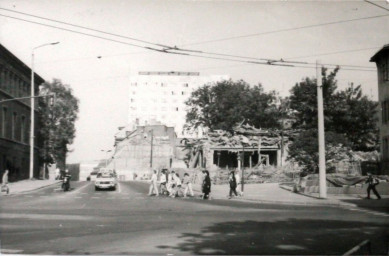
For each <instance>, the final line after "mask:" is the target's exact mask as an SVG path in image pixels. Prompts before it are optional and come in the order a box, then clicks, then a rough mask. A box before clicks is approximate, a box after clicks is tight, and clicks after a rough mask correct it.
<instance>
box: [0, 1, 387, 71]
mask: <svg viewBox="0 0 389 256" xmlns="http://www.w3.org/2000/svg"><path fill="white" fill-rule="evenodd" d="M0 9H5V8H0ZM6 10H8V9H6ZM15 12H16V11H15ZM17 13H21V14H23V15H29V14H25V13H22V12H17ZM0 16H3V17H7V18H11V19H16V20H20V21H24V22H29V23H33V24H37V25H41V26H47V27H51V28H55V29H60V30H64V31H68V32H73V33H77V34H82V35H86V36H90V37H95V38H99V39H103V40H107V41H112V42H116V43H121V44H125V45H130V46H134V47H138V48H143V49H146V50H154V51H158V52H163V53H168V54H180V55H187V56H192V57H199V58H207V59H218V60H228V61H235V62H243V63H250V64H262V65H273V66H274V65H276V66H291V65H287V64H280V63H283V62H286V63H288V62H290V63H293V62H291V61H284V60H282V59H281V60H279V61H278V60H272V61H271V62H269V60H268V59H263V58H255V57H247V56H239V55H231V54H222V53H213V52H204V51H194V50H185V49H180V48H177V47H176V46H175V47H169V46H165V45H161V44H156V43H151V42H148V41H144V42H147V43H149V44H153V45H158V46H163V47H165V48H164V49H161V50H160V49H155V48H151V47H146V46H142V45H136V44H132V43H128V42H123V41H119V40H115V39H111V38H106V37H102V36H97V35H93V34H88V33H84V32H80V31H76V30H72V29H67V28H62V27H58V26H53V25H49V24H45V23H40V22H36V21H31V20H26V19H22V18H17V17H13V16H9V15H4V14H0ZM29 16H33V17H35V16H36V15H29ZM382 16H389V15H381V16H374V17H382ZM37 17H39V16H37ZM39 18H41V19H46V18H42V17H39ZM367 18H372V17H367ZM364 19H366V18H364ZM48 20H51V19H48ZM354 20H357V19H354ZM348 21H350V20H348ZM56 22H60V21H56ZM61 23H64V24H67V25H73V24H70V23H66V22H61ZM332 23H334V22H332ZM332 23H331V24H332ZM73 26H78V25H73ZM79 27H82V26H79ZM306 27H310V26H306ZM82 28H85V29H89V28H86V27H82ZM299 29H301V27H300V28H299ZM90 30H93V29H90ZM94 31H96V32H100V31H98V30H94ZM102 33H105V34H111V35H115V36H121V35H116V34H112V33H109V32H102ZM121 37H123V38H126V37H125V36H121ZM128 38H129V37H128ZM130 39H131V40H133V38H130ZM138 41H143V40H138ZM166 47H168V48H166ZM172 50H175V51H178V52H172ZM179 51H189V52H197V53H201V54H208V55H216V56H225V57H233V58H244V59H252V60H260V61H266V62H257V61H255V62H254V61H242V60H235V59H226V58H216V57H209V56H201V55H194V54H189V53H181V52H179ZM295 63H298V62H295ZM299 63H300V64H313V63H303V62H299ZM326 65H332V66H340V65H337V64H326ZM342 66H349V67H361V68H371V67H363V66H352V65H342Z"/></svg>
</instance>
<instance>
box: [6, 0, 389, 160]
mask: <svg viewBox="0 0 389 256" xmlns="http://www.w3.org/2000/svg"><path fill="white" fill-rule="evenodd" d="M374 3H376V4H379V5H381V6H383V7H385V8H387V9H389V4H388V3H387V2H385V1H375V2H374ZM0 8H5V9H10V10H14V11H18V12H23V13H28V14H31V15H36V16H41V17H45V18H49V19H53V20H58V21H62V22H67V23H71V24H76V25H80V26H85V27H88V28H93V29H97V30H101V31H106V32H109V33H114V34H118V35H122V36H126V37H130V38H133V39H137V40H142V41H147V42H151V43H157V44H163V45H170V46H175V45H177V46H179V47H181V48H185V49H192V50H200V51H203V52H204V51H206V52H212V53H220V54H228V55H239V56H246V57H252V58H265V59H280V58H283V59H284V60H285V59H288V60H291V61H292V60H293V61H302V62H309V63H314V62H315V61H316V59H320V60H321V62H322V63H325V64H340V65H341V66H342V65H345V66H342V68H341V71H340V72H339V74H338V83H339V88H345V87H346V86H347V85H348V83H350V82H354V83H355V84H362V86H363V90H364V93H365V94H366V95H368V96H369V97H372V99H375V100H376V99H377V74H376V71H375V69H372V68H374V67H375V64H374V63H370V62H369V59H370V57H371V56H372V55H373V54H374V53H375V52H376V51H378V50H379V49H380V48H381V47H382V46H383V45H384V44H388V43H389V33H388V31H389V16H385V17H377V18H371V19H360V20H355V21H352V22H338V23H337V21H345V20H351V19H359V18H365V17H372V16H381V15H389V11H387V10H384V9H382V8H379V7H376V6H374V5H372V4H369V3H367V2H365V1H167V0H166V1H164V0H161V1H147V0H139V1H130V0H109V1H108V0H104V1H103V0H100V1H98V0H93V1H92V0H84V1H82V0H77V1H69V0H66V1H65V0H56V1H52V0H47V1H43V0H42V1H40V0H35V1H29V0H25V1H24V0H16V1H15V0H14V1H11V0H1V1H0ZM0 15H6V16H12V17H16V18H19V19H25V20H29V21H34V22H39V23H43V24H47V25H51V26H58V27H61V28H66V29H70V30H76V31H79V32H83V33H88V34H93V35H96V36H100V37H105V38H109V39H113V40H117V41H121V42H125V43H128V44H134V45H138V46H141V47H135V46H131V45H128V44H123V43H117V42H113V41H107V40H103V39H99V38H94V37H90V36H86V35H81V34H76V33H72V32H70V31H64V30H60V29H55V28H51V27H45V26H42V25H38V24H32V23H28V22H25V21H21V20H16V19H12V18H7V17H4V16H0V42H1V44H3V45H4V46H5V47H6V48H8V49H9V50H10V51H11V52H12V53H14V54H15V55H16V56H17V57H18V58H20V59H21V60H22V61H24V62H25V63H26V64H27V65H29V66H30V62H31V49H32V48H34V47H36V46H38V45H41V44H44V43H50V42H57V41H59V42H60V44H58V45H55V46H48V47H44V48H40V49H39V50H37V51H36V64H35V69H36V71H37V73H38V74H39V75H41V76H42V77H43V78H44V79H46V80H51V79H52V78H58V79H61V80H62V82H63V83H65V84H69V85H70V86H71V88H72V89H73V90H74V95H75V96H76V97H77V98H79V99H80V113H79V120H78V121H77V123H76V128H77V133H76V139H75V142H74V144H73V145H71V146H70V148H71V149H73V150H74V151H73V152H72V153H69V157H68V163H73V162H79V161H88V160H95V159H99V158H103V157H105V155H104V153H102V152H101V150H102V149H112V148H113V142H114V139H113V136H114V134H115V133H116V132H117V127H118V126H123V125H125V124H126V123H127V117H128V112H127V106H128V102H127V101H128V80H129V76H130V75H135V74H137V72H138V71H193V72H200V74H201V75H214V74H215V75H229V76H230V77H231V78H232V79H233V80H238V79H243V80H245V81H247V82H249V83H250V84H257V83H261V84H262V85H263V86H264V88H265V90H267V91H269V90H276V91H278V92H280V94H281V95H282V96H287V95H288V94H289V90H290V88H291V87H292V86H293V85H294V84H295V83H296V82H298V81H300V80H301V79H302V78H303V77H307V76H308V77H314V76H315V69H314V68H306V67H305V68H299V67H279V66H268V65H256V64H249V63H239V62H236V61H228V60H216V59H207V58H200V57H193V56H183V55H173V54H166V53H160V52H157V51H151V50H147V49H144V48H142V47H144V46H148V47H156V46H152V45H150V44H147V43H144V42H140V41H134V40H130V39H125V38H120V37H115V36H109V35H105V34H101V33H97V32H91V31H88V30H85V29H80V28H75V27H72V26H69V25H64V24H60V23H55V22H52V21H48V20H43V19H38V18H34V17H31V16H26V15H22V14H18V13H14V12H9V11H6V10H3V9H0ZM324 23H326V24H327V25H324V26H312V27H307V26H310V25H315V24H324ZM328 23H334V24H328ZM301 27H305V28H301ZM293 28H300V29H293ZM266 32H271V33H266ZM98 56H101V58H98ZM204 56H205V55H204ZM207 56H209V57H221V56H216V55H213V56H211V55H207ZM222 58H230V57H222ZM245 60H248V59H245ZM347 65H348V66H347ZM350 65H352V66H360V67H350ZM352 68H354V69H356V68H357V69H361V70H347V69H352ZM362 69H363V70H362Z"/></svg>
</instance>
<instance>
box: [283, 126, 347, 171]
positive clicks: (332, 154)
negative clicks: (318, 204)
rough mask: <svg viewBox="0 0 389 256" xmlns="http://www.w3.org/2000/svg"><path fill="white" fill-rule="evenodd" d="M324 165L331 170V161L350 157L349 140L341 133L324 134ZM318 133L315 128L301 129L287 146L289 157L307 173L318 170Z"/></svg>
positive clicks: (332, 167)
mask: <svg viewBox="0 0 389 256" xmlns="http://www.w3.org/2000/svg"><path fill="white" fill-rule="evenodd" d="M325 144H326V145H325V147H326V150H325V151H326V154H325V158H326V163H327V164H326V166H327V172H329V173H330V172H332V171H333V169H334V166H333V165H331V164H332V163H333V162H337V161H339V160H347V159H350V157H351V154H350V151H351V148H350V144H349V141H348V140H347V139H346V138H345V137H344V136H342V135H340V134H338V133H335V132H327V133H326V135H325ZM318 147H319V144H318V133H317V129H308V130H304V131H302V132H301V133H300V134H299V135H298V136H297V137H296V138H293V143H292V144H291V145H290V146H289V156H288V158H289V159H293V160H294V161H296V162H297V163H298V164H299V165H300V166H301V167H303V170H304V171H305V172H307V173H317V172H318V171H319V165H318V164H319V153H318Z"/></svg>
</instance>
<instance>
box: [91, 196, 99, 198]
mask: <svg viewBox="0 0 389 256" xmlns="http://www.w3.org/2000/svg"><path fill="white" fill-rule="evenodd" d="M92 198H94V199H96V198H100V197H99V196H92Z"/></svg>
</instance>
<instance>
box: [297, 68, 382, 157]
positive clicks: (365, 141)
mask: <svg viewBox="0 0 389 256" xmlns="http://www.w3.org/2000/svg"><path fill="white" fill-rule="evenodd" d="M338 70H339V68H336V69H335V70H334V71H332V72H330V74H328V75H327V69H325V68H323V69H322V81H323V101H324V104H323V105H324V124H325V130H326V132H328V131H332V132H335V133H338V134H341V135H343V136H345V137H346V138H347V139H348V140H349V142H350V143H351V148H352V149H353V150H364V151H371V150H375V149H376V147H377V145H378V128H377V103H376V102H374V101H372V100H369V99H368V97H366V96H363V95H362V89H361V86H357V87H355V88H354V86H353V84H351V85H350V86H349V87H348V88H346V89H345V90H343V91H337V81H336V74H337V72H338ZM316 91H317V89H316V80H315V79H311V78H304V79H303V80H302V81H301V82H300V83H298V84H296V85H295V86H294V87H293V88H292V89H291V96H290V108H291V109H292V110H293V111H294V114H295V118H296V122H295V124H294V127H295V128H299V129H303V130H307V129H313V128H314V129H316V128H317V92H316ZM312 139H314V138H312Z"/></svg>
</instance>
